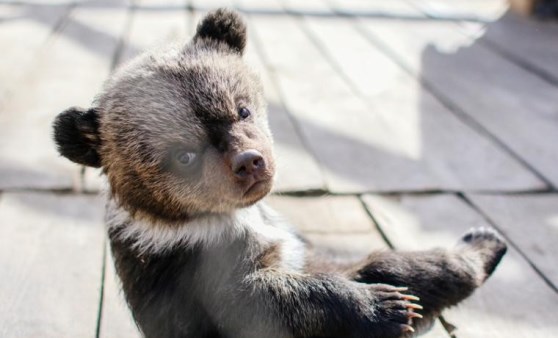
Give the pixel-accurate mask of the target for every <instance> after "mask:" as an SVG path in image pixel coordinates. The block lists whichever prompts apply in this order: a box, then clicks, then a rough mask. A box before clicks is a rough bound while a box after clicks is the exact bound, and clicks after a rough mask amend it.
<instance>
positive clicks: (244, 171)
mask: <svg viewBox="0 0 558 338" xmlns="http://www.w3.org/2000/svg"><path fill="white" fill-rule="evenodd" d="M231 169H232V171H233V173H234V175H235V176H236V177H237V178H240V179H245V178H247V177H248V176H254V178H256V179H257V178H258V176H259V175H260V174H261V172H262V171H263V170H264V169H265V160H264V158H263V156H262V154H261V153H260V152H259V151H257V150H255V149H249V150H245V151H243V152H241V153H240V154H237V155H235V156H234V157H233V159H232V166H231Z"/></svg>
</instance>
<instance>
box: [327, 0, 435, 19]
mask: <svg viewBox="0 0 558 338" xmlns="http://www.w3.org/2000/svg"><path fill="white" fill-rule="evenodd" d="M327 2H328V3H329V6H331V8H332V9H333V10H334V11H335V12H336V13H342V14H346V15H355V16H359V17H373V18H384V17H396V18H408V19H412V18H415V19H418V18H424V14H422V13H421V12H420V11H419V10H418V9H417V8H416V6H414V5H413V4H412V3H411V2H406V1H384V0H329V1H327Z"/></svg>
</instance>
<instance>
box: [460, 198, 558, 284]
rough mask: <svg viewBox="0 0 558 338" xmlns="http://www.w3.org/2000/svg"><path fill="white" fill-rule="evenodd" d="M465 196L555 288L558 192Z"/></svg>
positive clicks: (556, 275)
mask: <svg viewBox="0 0 558 338" xmlns="http://www.w3.org/2000/svg"><path fill="white" fill-rule="evenodd" d="M467 197H468V198H470V199H471V200H472V202H473V203H474V204H475V205H476V206H477V207H478V208H479V209H480V210H482V212H483V213H484V214H485V215H487V216H488V218H489V219H490V220H492V221H493V222H494V223H495V224H496V226H497V227H498V228H499V229H500V230H501V231H503V232H504V233H505V234H506V236H507V237H508V238H509V239H510V240H511V241H513V243H515V244H516V245H517V247H518V248H519V249H520V250H521V251H522V252H523V253H524V254H525V255H526V256H527V258H528V259H529V261H531V262H532V263H533V264H534V265H535V266H536V267H537V268H538V269H539V270H540V271H542V272H543V273H544V275H545V276H546V277H547V278H548V279H549V280H550V281H551V282H552V284H553V285H554V287H555V288H557V289H558V265H557V264H556V258H557V257H558V247H557V246H556V243H557V242H558V194H543V195H517V196H502V195H467Z"/></svg>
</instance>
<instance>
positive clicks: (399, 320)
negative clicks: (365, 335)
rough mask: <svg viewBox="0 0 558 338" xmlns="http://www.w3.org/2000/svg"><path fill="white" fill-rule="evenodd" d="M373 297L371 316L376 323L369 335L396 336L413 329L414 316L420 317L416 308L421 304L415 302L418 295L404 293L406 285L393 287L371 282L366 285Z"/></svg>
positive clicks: (420, 307) (417, 299)
mask: <svg viewBox="0 0 558 338" xmlns="http://www.w3.org/2000/svg"><path fill="white" fill-rule="evenodd" d="M367 289H368V291H369V292H370V293H371V295H372V298H373V300H374V301H373V308H372V316H373V317H374V319H375V320H374V321H375V323H376V325H374V326H373V327H372V329H371V332H370V336H371V337H383V338H390V337H393V338H396V337H402V336H405V335H407V334H409V333H412V332H414V331H415V330H414V329H413V327H412V326H411V325H412V323H413V319H414V318H422V315H420V314H419V313H417V312H416V310H422V306H420V305H418V304H417V303H416V302H418V301H419V298H418V297H415V296H413V295H408V294H405V293H404V292H405V291H407V288H406V287H395V286H391V285H387V284H371V285H368V286H367Z"/></svg>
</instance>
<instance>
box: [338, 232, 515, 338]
mask: <svg viewBox="0 0 558 338" xmlns="http://www.w3.org/2000/svg"><path fill="white" fill-rule="evenodd" d="M505 252H506V244H505V242H504V241H503V240H502V238H501V237H500V235H498V234H497V233H496V232H495V231H494V230H492V229H488V228H478V229H472V230H470V231H469V232H467V233H466V234H465V235H464V236H463V237H462V238H461V240H460V241H459V242H458V244H457V246H456V247H455V248H453V249H450V250H444V249H434V250H429V251H416V252H393V251H392V252H389V251H388V252H377V253H373V254H371V255H370V256H369V257H368V258H367V259H366V260H365V261H363V262H361V263H360V264H357V265H354V266H353V267H352V268H351V269H349V270H346V271H345V273H346V274H347V275H348V277H349V278H350V279H353V280H355V281H357V282H361V283H367V284H368V283H386V284H390V285H395V286H405V287H408V288H409V291H408V292H409V293H410V294H413V295H416V296H418V297H420V304H421V305H422V306H423V309H422V310H420V311H419V312H420V313H421V314H422V315H423V316H424V318H423V319H419V320H415V321H414V322H415V326H416V327H417V328H418V329H419V331H422V330H424V329H425V328H427V327H430V325H431V324H432V322H433V320H434V319H436V318H437V317H438V316H439V314H440V312H441V311H442V310H443V309H444V308H446V307H449V306H452V305H455V304H457V303H458V302H460V301H462V300H463V299H465V298H466V297H468V296H469V295H471V293H472V292H473V291H474V290H475V289H476V288H477V287H479V286H480V285H481V284H482V283H483V282H484V281H485V280H486V278H488V277H489V276H490V274H491V273H492V272H493V271H494V269H495V268H496V266H497V265H498V263H499V262H500V260H501V258H502V256H503V255H504V254H505Z"/></svg>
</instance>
